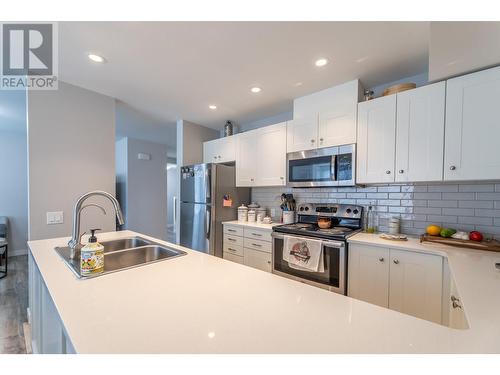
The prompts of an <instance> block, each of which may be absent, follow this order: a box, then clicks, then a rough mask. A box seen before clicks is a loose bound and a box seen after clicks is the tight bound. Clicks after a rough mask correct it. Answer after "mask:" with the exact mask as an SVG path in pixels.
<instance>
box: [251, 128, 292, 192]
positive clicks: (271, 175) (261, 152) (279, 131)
mask: <svg viewBox="0 0 500 375" xmlns="http://www.w3.org/2000/svg"><path fill="white" fill-rule="evenodd" d="M257 152H258V153H257V155H256V156H257V168H258V173H257V181H256V182H257V185H258V186H282V185H285V184H286V122H282V123H279V124H276V125H272V126H266V127H265V128H262V129H261V131H259V134H258V145H257Z"/></svg>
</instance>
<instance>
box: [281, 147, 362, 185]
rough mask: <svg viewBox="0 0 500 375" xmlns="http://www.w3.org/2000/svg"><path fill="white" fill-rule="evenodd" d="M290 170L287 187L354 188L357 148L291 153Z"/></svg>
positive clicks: (288, 165) (327, 148) (329, 148)
mask: <svg viewBox="0 0 500 375" xmlns="http://www.w3.org/2000/svg"><path fill="white" fill-rule="evenodd" d="M287 167H288V170H287V183H288V186H293V187H315V186H354V185H355V175H356V170H355V168H356V145H355V144H352V145H345V146H335V147H326V148H320V149H316V150H308V151H299V152H292V153H289V154H288V155H287Z"/></svg>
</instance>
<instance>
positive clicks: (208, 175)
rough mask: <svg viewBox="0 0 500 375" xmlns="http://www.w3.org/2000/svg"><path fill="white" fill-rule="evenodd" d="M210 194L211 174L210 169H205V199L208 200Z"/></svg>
mask: <svg viewBox="0 0 500 375" xmlns="http://www.w3.org/2000/svg"><path fill="white" fill-rule="evenodd" d="M211 195H212V175H211V173H210V170H209V169H208V168H207V169H206V170H205V201H206V202H209V201H210V198H211Z"/></svg>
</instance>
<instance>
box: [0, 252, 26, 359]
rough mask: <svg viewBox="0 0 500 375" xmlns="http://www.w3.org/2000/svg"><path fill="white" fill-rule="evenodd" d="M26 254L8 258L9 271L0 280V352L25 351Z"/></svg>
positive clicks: (14, 352)
mask: <svg viewBox="0 0 500 375" xmlns="http://www.w3.org/2000/svg"><path fill="white" fill-rule="evenodd" d="M27 307H28V256H27V255H22V256H16V257H10V258H9V273H8V275H7V277H5V278H4V279H1V280H0V353H1V354H16V353H26V346H25V342H24V332H23V323H24V322H26V321H27V316H26V315H27V312H26V309H27Z"/></svg>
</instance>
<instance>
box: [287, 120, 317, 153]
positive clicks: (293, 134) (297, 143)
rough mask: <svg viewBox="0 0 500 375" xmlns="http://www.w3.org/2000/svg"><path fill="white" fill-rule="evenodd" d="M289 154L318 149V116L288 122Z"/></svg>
mask: <svg viewBox="0 0 500 375" xmlns="http://www.w3.org/2000/svg"><path fill="white" fill-rule="evenodd" d="M286 134H287V152H295V151H304V150H311V149H314V148H316V140H317V138H318V135H317V134H318V116H317V115H315V114H313V115H304V116H302V117H299V118H297V117H296V116H295V115H294V119H293V120H290V121H288V122H287V132H286Z"/></svg>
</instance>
